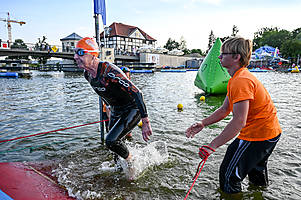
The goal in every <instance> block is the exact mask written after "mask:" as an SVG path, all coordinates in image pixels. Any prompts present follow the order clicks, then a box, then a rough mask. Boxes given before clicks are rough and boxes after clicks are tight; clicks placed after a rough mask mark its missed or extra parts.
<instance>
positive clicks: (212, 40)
mask: <svg viewBox="0 0 301 200" xmlns="http://www.w3.org/2000/svg"><path fill="white" fill-rule="evenodd" d="M208 40H209V41H208V49H207V51H206V53H208V51H209V50H210V49H211V47H212V46H213V44H214V42H215V40H216V38H215V36H214V34H213V30H211V32H210V34H209V38H208Z"/></svg>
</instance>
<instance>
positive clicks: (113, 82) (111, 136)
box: [84, 62, 147, 158]
mask: <svg viewBox="0 0 301 200" xmlns="http://www.w3.org/2000/svg"><path fill="white" fill-rule="evenodd" d="M84 75H85V78H86V79H87V81H88V82H89V83H90V84H91V86H92V88H93V89H94V91H95V92H96V93H97V94H98V95H99V96H101V98H102V100H103V101H104V102H105V103H106V104H109V105H110V108H111V114H110V122H109V133H108V135H107V136H106V145H107V147H108V148H109V149H110V150H111V151H113V152H115V153H116V154H118V155H119V156H121V157H123V158H127V157H128V155H129V151H128V149H127V147H126V146H125V144H124V143H123V142H122V141H121V138H123V137H124V136H125V135H127V134H128V133H129V132H130V131H131V130H132V129H133V128H134V127H135V126H136V125H137V123H138V122H139V121H140V119H141V118H144V117H147V111H146V107H145V104H144V101H143V95H142V93H141V92H140V90H139V89H138V88H137V87H136V86H135V85H134V84H133V83H132V82H131V81H130V80H129V79H128V78H127V77H126V75H125V74H124V73H123V72H122V71H121V70H120V69H119V68H118V67H117V66H115V65H113V64H109V63H107V62H100V63H99V65H98V69H97V75H96V78H92V77H91V76H89V74H88V72H87V71H85V73H84Z"/></svg>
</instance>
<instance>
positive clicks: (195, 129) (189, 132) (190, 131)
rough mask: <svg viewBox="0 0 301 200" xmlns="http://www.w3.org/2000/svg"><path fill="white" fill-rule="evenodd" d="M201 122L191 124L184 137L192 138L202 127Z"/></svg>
mask: <svg viewBox="0 0 301 200" xmlns="http://www.w3.org/2000/svg"><path fill="white" fill-rule="evenodd" d="M204 127H205V126H204V124H203V122H201V123H194V124H192V125H191V126H190V127H189V128H188V129H187V130H186V131H185V133H186V137H188V138H193V137H194V136H195V135H196V134H197V133H199V132H200V131H201V130H203V128H204Z"/></svg>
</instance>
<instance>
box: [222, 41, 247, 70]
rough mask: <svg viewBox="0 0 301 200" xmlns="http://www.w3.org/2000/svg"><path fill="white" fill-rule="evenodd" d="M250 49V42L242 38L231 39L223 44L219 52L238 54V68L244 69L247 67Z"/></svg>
mask: <svg viewBox="0 0 301 200" xmlns="http://www.w3.org/2000/svg"><path fill="white" fill-rule="evenodd" d="M252 48H253V44H252V41H251V40H249V39H244V38H242V37H233V38H229V39H228V40H226V41H225V42H224V43H223V45H222V48H221V50H222V52H227V53H234V54H239V55H240V60H239V62H240V66H242V67H246V66H248V65H249V62H250V59H251V55H252ZM233 56H235V55H233Z"/></svg>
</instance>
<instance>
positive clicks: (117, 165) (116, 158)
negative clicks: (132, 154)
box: [114, 154, 123, 172]
mask: <svg viewBox="0 0 301 200" xmlns="http://www.w3.org/2000/svg"><path fill="white" fill-rule="evenodd" d="M114 162H115V168H116V171H118V172H122V171H123V168H122V165H121V160H120V158H119V156H118V155H117V154H114Z"/></svg>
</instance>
